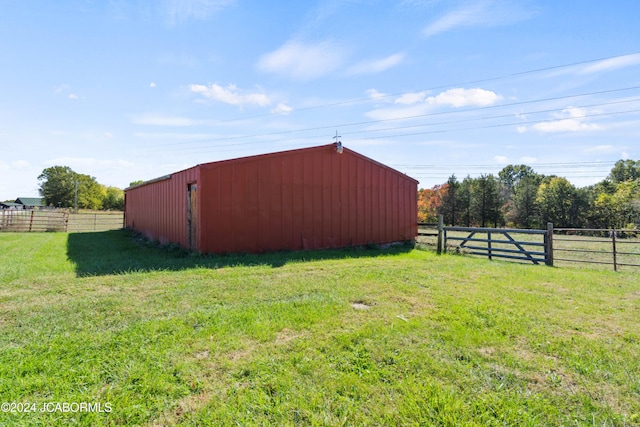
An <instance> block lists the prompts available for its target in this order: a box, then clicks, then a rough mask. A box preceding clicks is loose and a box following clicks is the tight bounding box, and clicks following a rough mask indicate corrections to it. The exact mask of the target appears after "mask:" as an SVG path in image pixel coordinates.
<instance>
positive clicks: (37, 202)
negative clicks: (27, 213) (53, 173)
mask: <svg viewBox="0 0 640 427" xmlns="http://www.w3.org/2000/svg"><path fill="white" fill-rule="evenodd" d="M15 203H16V204H17V205H19V206H21V209H36V208H37V209H40V208H43V207H44V199H43V198H42V197H18V198H17V199H16V201H15Z"/></svg>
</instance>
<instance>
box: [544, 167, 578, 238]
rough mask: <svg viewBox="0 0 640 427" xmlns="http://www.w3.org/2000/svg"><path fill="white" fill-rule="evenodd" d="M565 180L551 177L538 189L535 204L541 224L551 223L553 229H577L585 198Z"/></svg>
mask: <svg viewBox="0 0 640 427" xmlns="http://www.w3.org/2000/svg"><path fill="white" fill-rule="evenodd" d="M583 194H584V192H583V193H582V194H579V193H578V190H577V189H576V188H575V187H574V186H573V185H572V184H571V183H570V182H569V181H568V180H567V179H566V178H559V177H551V178H548V179H546V180H545V181H543V182H542V183H541V184H540V187H538V192H537V194H536V204H537V205H538V209H539V212H540V218H541V220H542V223H543V224H544V223H547V222H552V223H553V225H554V226H555V227H579V226H580V225H581V221H580V215H579V213H580V208H582V207H584V204H585V203H584V200H586V197H584V196H583Z"/></svg>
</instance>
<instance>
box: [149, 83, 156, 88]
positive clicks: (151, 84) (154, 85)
mask: <svg viewBox="0 0 640 427" xmlns="http://www.w3.org/2000/svg"><path fill="white" fill-rule="evenodd" d="M156 86H157V85H156V84H155V83H154V82H151V83H149V87H150V88H154V87H156Z"/></svg>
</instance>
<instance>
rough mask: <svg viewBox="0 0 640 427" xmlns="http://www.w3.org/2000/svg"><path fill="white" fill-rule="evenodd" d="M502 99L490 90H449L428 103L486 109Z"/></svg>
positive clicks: (432, 98) (430, 98)
mask: <svg viewBox="0 0 640 427" xmlns="http://www.w3.org/2000/svg"><path fill="white" fill-rule="evenodd" d="M501 99H502V97H501V96H500V95H498V94H497V93H495V92H492V91H490V90H484V89H480V88H474V89H463V88H457V89H449V90H447V91H445V92H442V93H441V94H439V95H437V96H433V97H429V98H427V103H429V104H432V105H451V106H452V107H466V106H469V105H473V106H478V107H486V106H488V105H493V104H495V103H496V102H498V101H500V100H501Z"/></svg>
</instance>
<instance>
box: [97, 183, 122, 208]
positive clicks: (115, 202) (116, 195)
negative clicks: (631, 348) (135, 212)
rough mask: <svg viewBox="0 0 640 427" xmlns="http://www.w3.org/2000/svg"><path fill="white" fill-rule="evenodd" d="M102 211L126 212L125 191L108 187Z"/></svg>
mask: <svg viewBox="0 0 640 427" xmlns="http://www.w3.org/2000/svg"><path fill="white" fill-rule="evenodd" d="M102 209H105V210H112V211H122V210H124V191H123V190H121V189H119V188H117V187H107V188H106V191H105V197H104V199H103V202H102Z"/></svg>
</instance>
